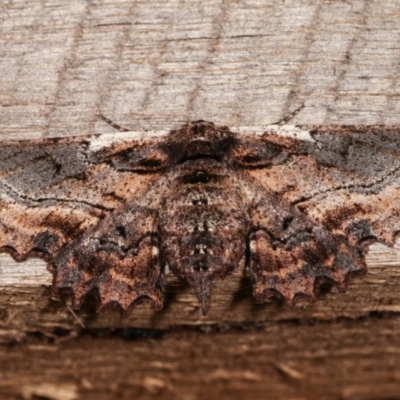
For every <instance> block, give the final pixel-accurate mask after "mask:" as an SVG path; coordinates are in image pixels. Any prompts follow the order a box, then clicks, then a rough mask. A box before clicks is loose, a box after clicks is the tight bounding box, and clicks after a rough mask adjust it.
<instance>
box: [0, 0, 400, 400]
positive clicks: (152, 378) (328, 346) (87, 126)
mask: <svg viewBox="0 0 400 400" xmlns="http://www.w3.org/2000/svg"><path fill="white" fill-rule="evenodd" d="M399 17H400V2H399V1H397V0H396V1H394V0H392V1H386V2H385V3H384V5H383V4H382V3H381V2H379V1H377V0H374V1H367V0H355V1H352V2H343V1H325V2H318V1H314V2H310V1H302V0H297V1H296V0H294V1H290V2H275V1H257V0H248V1H243V2H241V1H233V0H232V1H229V0H221V1H200V2H198V1H192V0H188V1H177V0H165V1H154V0H149V1H145V2H139V1H122V0H121V1H115V0H109V1H101V2H95V1H78V0H76V1H68V2H62V1H60V0H51V1H46V2H45V1H39V0H34V1H30V2H27V1H25V0H19V1H18V0H14V1H4V2H3V3H2V4H1V5H0V18H1V24H0V55H1V56H0V104H1V111H0V113H1V115H0V139H3V140H4V139H10V138H18V139H28V138H39V137H60V136H68V135H81V134H89V133H100V132H111V131H112V130H111V128H110V127H108V126H106V125H105V124H104V123H103V122H102V121H99V120H98V119H97V118H96V117H95V114H96V113H97V112H101V113H103V114H105V115H107V116H108V117H110V118H112V119H113V120H115V121H116V122H118V123H119V124H121V125H123V126H125V127H128V128H131V129H132V130H139V129H160V128H162V129H165V128H168V129H169V128H174V127H177V126H179V125H180V124H181V123H183V122H186V121H189V120H196V119H205V120H209V121H213V122H216V123H219V124H227V125H236V126H239V125H262V124H266V123H271V122H274V121H276V120H279V119H280V118H281V117H283V116H285V115H287V114H288V113H289V112H290V111H292V110H293V109H295V108H296V107H297V106H299V105H300V104H301V103H303V102H305V105H306V107H305V108H304V110H303V111H302V112H301V113H300V114H298V115H297V116H296V118H295V120H294V121H293V122H294V123H307V124H315V123H318V124H320V123H327V124H328V123H340V124H355V123H363V124H376V123H387V124H400V113H399V111H400V68H399V64H400V48H399V45H398V43H400V25H399V24H398V21H399ZM369 267H370V269H369V274H368V275H367V276H366V277H365V278H364V279H363V280H359V281H355V282H353V283H351V284H350V286H349V289H348V292H347V293H346V294H338V293H337V292H336V291H335V290H334V291H332V292H331V293H327V294H324V295H323V296H322V298H321V300H319V301H318V302H317V303H316V304H311V305H309V304H305V303H301V304H298V305H297V306H296V307H295V308H293V309H287V308H283V307H282V306H280V305H279V304H278V303H276V302H271V303H269V304H266V305H264V306H254V305H253V304H252V299H251V296H250V294H251V290H250V285H249V282H248V281H247V280H246V279H245V278H243V277H242V274H241V272H240V271H238V272H237V274H235V275H234V276H232V278H231V279H230V280H229V282H227V283H226V284H224V285H219V287H218V288H217V290H216V291H215V293H214V301H213V305H212V308H211V310H210V314H209V316H208V317H206V318H204V317H202V316H201V313H200V311H199V307H198V304H197V301H196V299H195V296H194V295H193V294H192V293H191V291H190V290H189V289H188V288H187V287H184V286H182V284H181V282H178V281H176V280H174V279H173V278H171V279H170V280H169V283H168V285H167V287H166V294H165V295H166V306H165V308H164V310H163V311H161V312H159V313H154V312H152V311H149V310H147V309H146V308H138V310H137V313H135V314H134V315H133V316H132V317H131V318H129V319H127V320H122V319H121V318H120V317H119V316H118V315H116V314H113V313H108V314H105V315H100V316H97V315H96V314H94V312H93V309H92V308H91V305H90V304H88V305H87V306H86V307H85V309H83V310H82V311H81V312H79V313H77V314H76V315H74V314H73V313H72V312H71V311H70V309H69V308H68V306H67V305H66V304H64V303H61V302H58V301H56V300H51V299H49V289H48V286H47V285H48V284H49V283H50V280H51V277H50V275H49V274H48V273H47V272H46V271H45V266H44V263H43V262H41V261H39V260H29V261H27V262H25V263H22V264H17V263H14V262H13V261H12V260H11V259H10V258H9V257H8V256H7V255H2V256H1V258H0V341H1V342H3V343H11V342H13V343H18V342H22V343H21V344H16V345H15V346H13V347H6V346H3V347H2V348H0V360H1V364H0V365H1V367H0V393H4V398H7V399H13V398H21V396H22V397H23V398H34V396H35V395H36V396H40V395H41V396H42V398H46V399H60V400H62V399H78V398H85V399H90V398H96V399H101V398H131V397H132V395H136V396H141V397H143V398H154V397H157V398H164V397H165V398H171V396H175V397H178V398H180V397H181V398H183V399H201V398H203V397H204V398H205V397H207V398H210V397H211V398H213V397H215V398H221V397H223V396H225V397H231V398H266V397H268V398H272V399H273V398H284V399H305V398H307V399H310V398H316V399H323V398H341V399H376V398H386V399H389V398H390V399H397V398H399V393H400V375H399V372H398V371H399V363H398V360H399V357H398V348H399V343H398V330H399V321H400V319H399V310H400V290H399V289H400V273H399V271H400V268H399V267H400V250H399V247H397V248H396V249H386V248H383V247H377V248H375V250H374V251H371V254H370V258H369ZM378 316H379V317H380V319H376V318H377V317H378ZM178 325H185V326H188V325H191V326H202V327H203V330H204V325H207V326H208V325H210V326H216V325H218V326H219V329H228V330H229V329H232V331H230V332H229V333H228V334H224V335H222V334H219V333H216V332H214V333H209V334H207V335H206V334H204V333H201V332H199V331H191V332H189V333H177V332H175V331H174V330H172V331H171V330H169V331H168V332H169V333H167V334H165V335H164V339H163V340H161V341H156V340H148V341H146V342H143V341H140V342H128V341H126V340H125V341H124V340H123V339H118V338H115V337H114V336H115V335H114V336H113V334H112V333H110V334H109V335H110V337H109V338H108V339H106V338H102V337H99V335H100V334H102V335H105V334H106V332H112V331H113V330H114V333H115V332H117V333H118V335H120V336H124V332H125V333H126V332H128V333H129V334H133V333H135V332H136V334H137V332H138V331H136V330H132V328H138V327H139V328H140V327H147V328H156V329H171V328H172V327H173V326H178ZM82 326H84V327H85V329H84V330H83V331H82ZM246 326H247V327H249V328H251V327H253V328H252V329H250V330H249V331H237V330H235V329H233V328H235V327H241V328H243V327H246ZM256 326H259V327H260V328H259V329H256V328H255V327H256ZM117 328H126V329H128V331H123V330H117V331H115V329H117ZM181 329H183V328H181ZM212 329H214V328H212ZM71 332H72V333H71ZM74 332H77V333H74ZM79 332H83V333H82V334H83V335H86V336H84V337H81V338H79V339H77V340H76V341H69V342H66V343H64V342H62V341H61V342H60V337H61V336H63V335H64V334H68V333H69V334H70V336H73V335H74V334H77V335H78V336H79ZM121 332H122V333H121ZM132 332H133V333H132ZM151 332H153V331H151ZM157 332H158V331H157ZM147 334H149V333H147ZM88 335H89V336H88ZM145 335H146V333H145ZM44 374H45V375H46V376H47V378H46V380H43V376H44ZM46 384H47V386H46ZM41 385H42V386H41ZM43 385H44V386H43ZM207 388H210V389H207ZM211 388H212V389H213V390H214V394H212V393H211ZM41 391H42V392H41ZM0 397H1V395H0Z"/></svg>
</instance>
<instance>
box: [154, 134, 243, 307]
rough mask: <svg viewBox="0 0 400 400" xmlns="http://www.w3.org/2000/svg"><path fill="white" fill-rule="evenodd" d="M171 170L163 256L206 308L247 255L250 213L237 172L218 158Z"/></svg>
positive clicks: (200, 159)
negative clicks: (218, 285) (214, 290)
mask: <svg viewBox="0 0 400 400" xmlns="http://www.w3.org/2000/svg"><path fill="white" fill-rule="evenodd" d="M192 143H193V142H192ZM204 143H206V144H205V145H204V148H203V150H204V149H207V148H208V149H209V148H210V147H207V141H204ZM193 147H194V146H193ZM188 148H189V149H190V148H191V147H190V146H189V147H188ZM192 149H193V148H192ZM198 149H200V147H198ZM171 175H172V179H171V186H170V188H169V189H168V193H167V194H166V196H165V200H164V202H163V206H162V208H161V210H160V212H159V219H158V221H159V226H158V228H159V234H160V236H161V243H162V258H163V260H164V262H165V263H166V264H167V265H168V266H169V268H170V269H171V270H172V271H173V272H174V273H175V274H176V275H178V276H180V277H181V278H184V279H186V280H187V281H188V282H189V284H190V285H191V286H193V288H194V289H195V291H196V293H197V295H198V297H199V300H200V303H201V304H202V307H203V311H204V309H206V308H207V307H208V305H207V304H208V300H209V296H210V293H211V289H212V286H213V284H214V283H215V280H216V279H218V278H222V277H224V276H226V275H227V274H229V273H230V272H232V271H233V270H234V269H235V267H236V266H237V265H238V263H239V261H240V259H241V258H242V257H243V254H244V252H245V235H246V230H247V228H248V215H247V213H246V211H245V210H246V208H245V206H244V203H243V198H242V195H241V191H240V188H239V186H238V184H237V183H236V180H235V176H234V172H233V171H232V170H231V169H230V168H229V167H228V166H227V165H226V163H225V162H223V161H218V160H217V159H216V157H212V156H210V157H207V156H205V157H203V156H199V157H196V156H194V157H193V158H191V157H188V159H187V160H186V161H185V162H183V163H182V164H179V165H177V166H176V167H175V169H174V171H172V172H171Z"/></svg>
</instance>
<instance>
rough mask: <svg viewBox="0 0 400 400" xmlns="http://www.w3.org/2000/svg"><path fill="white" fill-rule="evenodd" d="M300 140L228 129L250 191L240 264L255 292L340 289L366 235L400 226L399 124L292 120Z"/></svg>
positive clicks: (357, 266)
mask: <svg viewBox="0 0 400 400" xmlns="http://www.w3.org/2000/svg"><path fill="white" fill-rule="evenodd" d="M296 130H297V131H298V132H297V133H298V135H299V136H300V137H302V139H304V140H299V139H293V138H290V137H282V136H279V135H277V134H265V135H262V136H258V137H256V136H250V135H238V139H237V144H236V146H234V149H233V158H234V159H235V161H236V162H237V164H238V166H239V167H242V168H239V176H240V177H241V181H242V182H243V185H244V187H245V188H246V187H247V193H248V196H249V198H250V203H251V206H250V209H251V217H252V223H253V233H252V236H251V240H250V253H251V256H250V270H251V273H252V276H253V278H254V280H255V284H254V293H255V295H256V297H257V299H258V300H259V301H263V300H264V299H265V298H266V297H268V296H269V295H271V294H274V293H276V294H278V295H279V296H281V297H283V298H284V299H286V300H287V301H289V302H291V301H293V299H294V297H296V296H298V295H305V296H308V297H312V296H313V295H314V292H315V289H316V286H317V284H318V283H319V282H321V281H327V280H328V281H331V282H335V283H336V284H337V285H338V286H339V288H341V289H345V287H346V282H347V279H348V277H349V276H351V275H354V274H358V273H362V272H364V271H365V261H364V254H365V252H366V250H367V245H368V244H370V243H371V242H372V241H377V240H378V241H381V242H383V243H386V244H389V245H391V244H393V242H394V239H395V236H396V235H397V234H398V233H399V232H400V127H390V126H379V127H376V126H375V127H373V126H370V127H367V126H319V127H318V126H317V127H305V126H303V127H298V128H296Z"/></svg>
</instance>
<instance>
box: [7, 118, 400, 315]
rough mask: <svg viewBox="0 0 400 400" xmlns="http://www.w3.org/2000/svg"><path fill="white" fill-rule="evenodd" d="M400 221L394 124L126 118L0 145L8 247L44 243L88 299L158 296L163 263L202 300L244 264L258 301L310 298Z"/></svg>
mask: <svg viewBox="0 0 400 400" xmlns="http://www.w3.org/2000/svg"><path fill="white" fill-rule="evenodd" d="M399 232H400V127H399V126H290V125H283V126H281V125H269V126H265V127H240V128H228V127H225V126H218V125H214V124H213V123H210V122H204V121H196V122H192V123H189V124H186V125H184V126H182V127H181V128H179V129H177V130H172V131H171V132H166V131H162V132H119V133H115V134H103V135H92V136H83V137H73V138H62V139H43V140H28V141H4V142H2V143H1V146H0V249H1V250H3V251H8V252H9V253H10V254H11V255H12V256H13V257H14V258H15V259H16V260H24V259H26V258H27V257H29V256H31V255H36V256H37V255H39V256H41V257H43V258H45V259H46V260H47V262H48V268H49V270H50V271H51V272H52V274H53V277H54V279H53V289H54V291H55V292H57V293H66V294H68V295H71V296H72V299H73V307H74V308H79V307H81V305H82V303H83V301H84V298H85V296H86V295H87V294H88V293H93V294H94V295H95V296H96V297H97V299H98V308H99V310H103V309H105V308H107V307H116V308H118V309H119V310H120V311H121V312H122V313H123V314H128V313H129V312H130V311H131V310H132V308H133V306H134V305H135V304H137V303H139V302H143V301H147V302H150V303H151V305H152V306H153V307H154V308H156V309H160V308H161V307H162V282H163V276H164V274H165V272H166V271H167V270H170V271H172V273H174V274H175V275H176V276H178V277H180V278H182V279H184V280H186V281H187V282H188V283H189V284H190V285H191V287H192V288H193V289H194V291H195V293H196V295H197V297H198V299H199V302H200V304H201V307H202V310H203V313H204V314H206V313H207V311H208V308H209V304H210V298H211V292H212V289H213V287H214V286H215V284H216V283H217V282H218V281H221V283H220V284H223V279H224V278H225V277H226V276H227V275H229V274H231V273H232V272H233V271H234V270H235V269H236V268H238V267H239V266H244V267H245V268H246V270H247V273H248V276H249V278H250V279H251V282H252V284H253V294H254V297H255V300H256V301H257V302H259V303H260V302H264V301H265V300H266V299H267V298H269V297H271V296H275V297H278V298H280V299H282V300H283V301H284V302H286V303H289V304H292V303H293V302H294V301H295V300H296V299H297V298H300V297H305V298H308V299H313V298H314V297H315V293H316V290H317V288H318V286H319V285H321V283H326V282H328V283H330V284H335V285H337V286H338V287H339V289H340V290H344V289H345V288H346V283H347V281H348V279H349V277H351V276H355V275H359V274H362V273H364V272H365V270H366V265H365V260H364V256H365V253H366V251H367V249H368V245H369V244H370V243H371V242H374V241H380V242H383V243H385V244H388V245H392V244H393V243H394V240H395V236H396V235H397V234H398V233H399Z"/></svg>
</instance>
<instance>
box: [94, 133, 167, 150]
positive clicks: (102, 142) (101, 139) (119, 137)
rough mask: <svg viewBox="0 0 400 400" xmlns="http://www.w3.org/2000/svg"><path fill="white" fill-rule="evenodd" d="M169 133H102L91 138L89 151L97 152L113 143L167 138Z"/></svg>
mask: <svg viewBox="0 0 400 400" xmlns="http://www.w3.org/2000/svg"><path fill="white" fill-rule="evenodd" d="M168 133H169V131H166V130H163V131H129V132H115V133H104V134H102V135H100V136H97V137H95V138H93V139H92V140H91V141H90V145H89V150H90V151H93V152H95V151H99V150H101V149H102V148H104V147H108V146H111V145H112V144H114V143H122V142H129V141H133V140H143V139H151V138H156V137H164V136H167V135H168Z"/></svg>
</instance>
